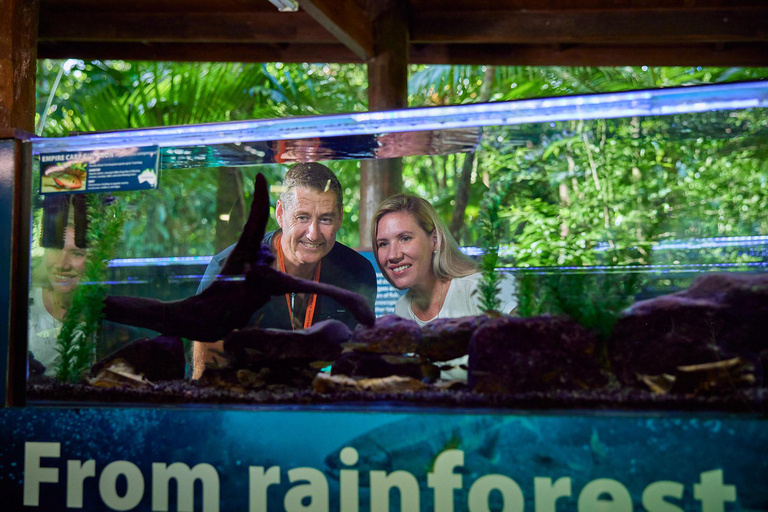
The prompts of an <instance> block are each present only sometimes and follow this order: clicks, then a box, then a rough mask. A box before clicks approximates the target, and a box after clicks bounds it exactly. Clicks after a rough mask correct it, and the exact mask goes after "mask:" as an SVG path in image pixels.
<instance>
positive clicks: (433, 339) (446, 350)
mask: <svg viewBox="0 0 768 512" xmlns="http://www.w3.org/2000/svg"><path fill="white" fill-rule="evenodd" d="M488 319H489V317H488V316H487V315H479V316H465V317H459V318H437V319H435V320H433V321H431V322H429V323H428V324H427V325H424V326H422V328H421V343H419V346H418V348H417V349H416V353H417V354H419V355H420V356H422V357H425V358H427V359H429V360H430V361H449V360H451V359H457V358H459V357H462V356H464V355H466V354H467V352H468V350H467V349H468V347H469V340H470V338H471V337H472V334H473V333H474V332H475V331H476V330H477V328H478V327H480V326H481V325H483V324H484V323H485V322H487V321H488Z"/></svg>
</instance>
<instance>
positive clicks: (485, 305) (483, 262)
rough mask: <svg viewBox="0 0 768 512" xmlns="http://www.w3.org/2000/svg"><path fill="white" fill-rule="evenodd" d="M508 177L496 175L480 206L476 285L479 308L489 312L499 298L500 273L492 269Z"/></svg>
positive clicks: (497, 307) (508, 183) (496, 255)
mask: <svg viewBox="0 0 768 512" xmlns="http://www.w3.org/2000/svg"><path fill="white" fill-rule="evenodd" d="M510 186H511V181H510V180H509V179H503V178H502V179H500V180H498V181H497V182H495V183H494V184H493V185H492V186H491V188H490V189H489V190H488V192H487V193H486V194H485V197H484V198H483V201H482V204H481V207H480V233H481V237H480V246H481V249H482V252H483V256H482V257H481V259H480V271H481V273H482V279H481V280H480V282H479V284H478V286H477V293H479V294H480V309H481V310H482V311H483V312H485V313H489V312H491V311H499V308H500V307H501V300H500V299H499V292H500V291H501V274H500V273H499V272H498V271H497V270H496V267H497V265H498V262H499V240H500V239H501V236H502V233H503V222H502V218H501V216H500V215H499V211H500V209H501V205H502V203H503V202H504V200H505V198H506V196H507V194H508V193H509V189H510Z"/></svg>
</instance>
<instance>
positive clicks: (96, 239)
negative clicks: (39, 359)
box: [56, 194, 126, 382]
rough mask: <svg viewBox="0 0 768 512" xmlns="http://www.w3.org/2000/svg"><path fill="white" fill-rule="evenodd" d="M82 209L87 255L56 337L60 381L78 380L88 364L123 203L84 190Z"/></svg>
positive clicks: (120, 227)
mask: <svg viewBox="0 0 768 512" xmlns="http://www.w3.org/2000/svg"><path fill="white" fill-rule="evenodd" d="M86 211H87V215H86V218H87V230H86V240H87V246H88V256H87V258H86V262H85V269H84V272H83V276H82V277H81V280H80V286H78V287H77V289H76V290H75V292H74V296H73V297H72V304H71V305H70V307H69V308H68V309H67V312H66V314H65V315H64V320H63V322H62V326H61V331H60V332H59V337H58V339H57V341H56V350H57V351H58V352H59V357H60V358H59V366H58V368H57V370H56V377H57V378H58V379H59V380H61V381H63V382H77V381H79V380H80V379H81V378H82V377H83V376H84V375H85V373H86V372H87V371H88V370H89V368H90V366H91V362H92V357H93V353H94V349H95V343H96V342H95V340H96V336H97V334H98V332H99V328H100V325H101V319H102V317H103V314H102V310H103V308H104V299H105V298H106V296H107V291H108V287H107V285H106V284H104V283H105V282H106V273H107V263H108V262H109V260H110V259H112V258H113V257H114V256H115V250H116V248H117V243H118V241H119V240H120V235H121V233H122V228H123V223H124V222H125V215H126V209H125V205H124V203H123V202H122V201H119V200H116V199H115V198H114V197H111V196H108V195H106V194H88V195H87V196H86Z"/></svg>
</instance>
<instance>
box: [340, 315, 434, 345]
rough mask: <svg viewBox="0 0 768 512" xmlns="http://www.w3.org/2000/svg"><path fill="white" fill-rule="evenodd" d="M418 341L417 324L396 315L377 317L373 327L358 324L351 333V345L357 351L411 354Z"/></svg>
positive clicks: (418, 329)
mask: <svg viewBox="0 0 768 512" xmlns="http://www.w3.org/2000/svg"><path fill="white" fill-rule="evenodd" d="M420 341H421V328H420V327H419V324H417V323H416V322H414V321H413V320H408V319H406V318H400V317H399V316H396V315H385V316H382V317H379V318H377V319H376V323H375V324H374V325H373V327H363V326H362V325H358V326H357V328H356V329H355V331H354V332H353V333H352V347H353V348H354V349H355V350H357V351H359V352H376V353H384V354H412V353H414V352H416V348H417V347H418V346H419V342H420Z"/></svg>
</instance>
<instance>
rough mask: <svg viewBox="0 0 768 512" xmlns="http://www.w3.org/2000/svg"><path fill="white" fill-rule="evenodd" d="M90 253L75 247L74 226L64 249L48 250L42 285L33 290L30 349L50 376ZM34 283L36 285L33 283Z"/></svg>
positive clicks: (41, 272)
mask: <svg viewBox="0 0 768 512" xmlns="http://www.w3.org/2000/svg"><path fill="white" fill-rule="evenodd" d="M86 254H87V250H86V249H85V248H81V247H78V246H77V245H75V229H74V226H73V225H72V224H69V225H67V227H66V228H65V231H64V246H63V247H62V248H61V249H59V248H52V247H47V248H46V249H45V253H44V255H43V260H42V262H41V268H40V270H39V271H38V272H36V273H37V274H38V275H39V278H38V279H36V281H38V282H39V286H35V287H33V289H32V294H31V299H30V305H29V350H30V351H31V352H32V354H33V355H34V357H35V359H37V360H38V361H39V362H41V363H42V364H43V365H44V366H45V368H46V370H45V374H46V375H53V374H54V373H55V369H56V368H55V367H56V364H55V363H56V362H57V361H58V357H59V354H58V352H57V351H56V340H57V337H58V335H59V331H60V330H61V323H62V320H63V318H64V315H65V314H66V312H67V309H68V308H69V306H70V305H71V304H72V297H73V296H74V292H75V290H76V289H77V286H78V284H79V283H80V277H81V276H82V275H83V270H84V268H85V259H86ZM33 284H34V283H33Z"/></svg>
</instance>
